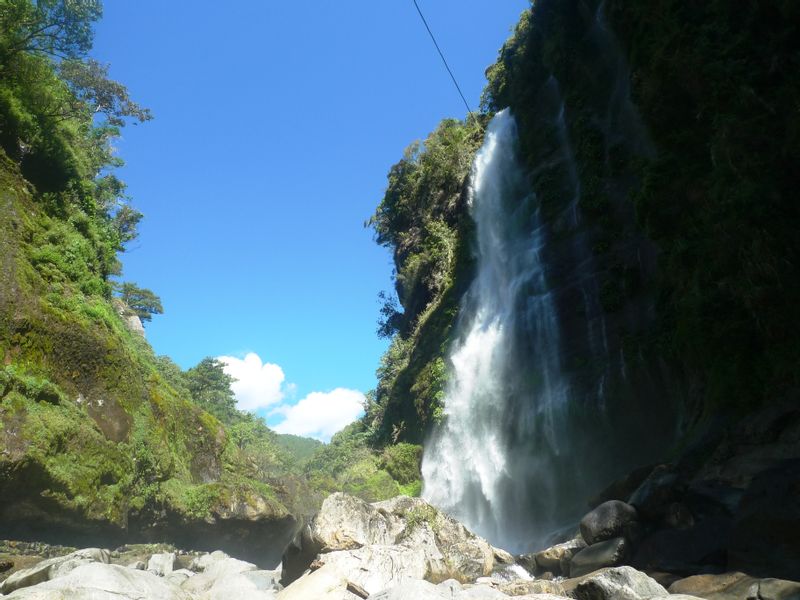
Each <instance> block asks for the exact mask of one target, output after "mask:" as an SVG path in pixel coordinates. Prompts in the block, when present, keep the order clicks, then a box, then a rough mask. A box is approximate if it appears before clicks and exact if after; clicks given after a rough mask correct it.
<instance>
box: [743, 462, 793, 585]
mask: <svg viewBox="0 0 800 600" xmlns="http://www.w3.org/2000/svg"><path fill="white" fill-rule="evenodd" d="M728 556H729V564H730V566H731V567H732V568H733V569H737V570H741V571H745V572H747V573H751V574H753V575H760V576H762V577H780V578H784V579H789V580H794V581H800V460H789V461H785V462H783V463H781V464H780V465H779V466H777V467H775V468H773V469H768V470H766V471H764V472H762V473H760V474H759V475H757V476H756V477H755V478H754V479H753V481H752V483H751V485H750V487H749V488H748V489H747V492H746V493H745V495H744V497H743V498H742V501H741V506H740V507H739V511H738V512H737V514H736V517H735V519H734V523H733V528H732V530H731V539H730V545H729V549H728Z"/></svg>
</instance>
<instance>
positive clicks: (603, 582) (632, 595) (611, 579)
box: [573, 567, 669, 600]
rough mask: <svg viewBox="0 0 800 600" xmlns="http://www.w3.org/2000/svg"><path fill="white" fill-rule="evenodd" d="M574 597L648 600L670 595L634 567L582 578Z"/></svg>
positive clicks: (592, 599)
mask: <svg viewBox="0 0 800 600" xmlns="http://www.w3.org/2000/svg"><path fill="white" fill-rule="evenodd" d="M573 595H574V597H575V598H576V599H577V600H646V599H649V598H661V597H664V596H669V593H668V592H667V590H665V589H664V588H663V587H662V586H661V585H659V584H658V583H657V582H656V581H655V580H654V579H652V578H650V577H648V576H647V575H646V574H644V573H642V572H641V571H637V570H636V569H634V568H633V567H615V568H611V569H603V570H602V571H599V572H597V573H592V574H591V575H588V576H587V577H584V578H582V580H581V581H580V582H579V583H578V584H577V585H576V586H575V589H574V591H573Z"/></svg>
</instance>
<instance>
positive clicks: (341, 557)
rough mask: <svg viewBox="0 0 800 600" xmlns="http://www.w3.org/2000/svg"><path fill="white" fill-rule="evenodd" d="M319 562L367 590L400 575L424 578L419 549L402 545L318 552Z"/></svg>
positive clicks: (423, 561)
mask: <svg viewBox="0 0 800 600" xmlns="http://www.w3.org/2000/svg"><path fill="white" fill-rule="evenodd" d="M319 563H321V564H323V565H325V566H328V567H332V568H333V569H334V570H335V571H336V572H337V573H340V574H341V575H342V576H343V577H344V578H345V579H347V580H348V581H351V582H353V583H355V584H357V585H358V586H360V587H362V588H363V589H364V590H366V591H367V592H368V593H370V594H374V593H376V592H380V591H381V590H384V589H386V588H388V587H391V586H392V585H395V584H397V583H399V582H400V581H401V580H402V579H408V578H412V579H424V578H425V576H426V575H427V574H428V561H427V560H426V556H425V554H424V553H423V552H419V551H417V550H415V549H414V548H411V547H405V546H377V545H376V546H365V547H363V548H359V549H358V550H339V551H337V552H330V553H328V554H322V555H320V558H319Z"/></svg>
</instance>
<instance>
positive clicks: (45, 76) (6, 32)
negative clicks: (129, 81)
mask: <svg viewBox="0 0 800 600" xmlns="http://www.w3.org/2000/svg"><path fill="white" fill-rule="evenodd" d="M101 13H102V7H101V4H100V2H99V1H97V0H38V1H36V2H34V1H32V0H4V1H3V2H2V3H1V4H0V73H2V77H0V147H2V148H3V150H5V152H6V153H7V154H8V156H9V157H10V158H11V159H12V160H14V161H15V162H16V163H17V164H18V165H19V167H20V169H21V171H22V173H23V175H24V176H25V178H26V179H27V180H28V181H30V182H31V183H33V184H34V185H35V186H36V188H37V190H38V191H39V192H40V194H39V195H38V197H37V201H38V202H40V203H41V205H42V206H43V207H44V209H45V210H46V212H47V213H48V214H49V215H50V216H53V217H55V218H57V219H58V220H60V221H67V222H70V223H71V224H72V225H73V226H74V229H75V231H76V232H77V233H78V234H80V235H82V236H84V237H85V238H86V242H87V243H88V245H87V246H86V247H87V248H88V249H89V250H91V253H92V254H93V255H92V256H91V257H89V258H88V259H87V260H86V270H89V271H91V277H92V278H94V277H97V278H99V279H100V280H101V282H100V283H99V284H98V283H97V282H94V281H88V282H87V284H86V286H85V287H86V290H88V291H87V292H86V293H97V292H102V293H105V294H107V293H108V289H107V286H105V285H104V282H105V281H106V280H107V278H108V277H109V276H110V275H114V274H118V272H119V261H118V260H117V258H116V255H117V253H118V252H120V251H122V250H123V249H124V245H125V244H126V243H127V242H129V241H130V240H132V239H133V238H134V237H135V236H136V224H137V223H138V221H139V219H140V218H141V214H140V213H138V212H137V211H136V210H134V209H133V208H131V207H130V205H129V204H128V199H127V198H126V197H125V194H124V191H125V186H124V184H123V183H122V182H120V181H119V179H117V178H116V177H115V176H114V175H113V174H112V173H110V172H109V170H110V169H112V168H114V167H116V166H119V165H120V164H122V163H121V161H120V160H119V159H118V158H116V157H115V156H114V154H113V146H112V142H113V140H114V138H115V137H117V136H118V135H119V130H120V127H122V126H123V125H124V124H125V123H126V121H129V120H131V119H133V120H136V121H140V122H141V121H146V120H149V119H150V118H151V115H150V113H149V112H148V111H147V110H146V109H144V108H142V107H140V106H139V105H137V104H136V103H135V102H133V101H132V100H131V99H130V97H129V95H128V92H127V90H126V89H125V87H124V86H122V85H121V84H119V83H117V82H115V81H112V80H110V79H109V78H108V72H107V67H105V66H103V65H101V64H100V63H98V62H97V61H95V60H93V59H89V58H87V53H88V52H89V50H90V49H91V44H92V38H93V32H92V25H93V23H94V22H95V21H96V20H97V19H98V18H99V17H100V15H101ZM51 254H52V253H51ZM45 258H46V259H47V260H48V261H50V262H55V261H52V260H50V259H52V258H53V256H52V255H50V256H47V257H45ZM56 266H59V265H56ZM72 275H74V274H72Z"/></svg>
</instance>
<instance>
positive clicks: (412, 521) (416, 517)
mask: <svg viewBox="0 0 800 600" xmlns="http://www.w3.org/2000/svg"><path fill="white" fill-rule="evenodd" d="M405 518H406V526H407V527H408V530H409V531H414V529H416V528H417V527H419V526H421V525H423V524H424V525H427V526H428V527H430V528H431V530H433V532H434V533H438V529H439V523H438V522H439V513H438V512H437V510H436V509H435V508H434V507H433V506H431V505H430V504H424V505H422V506H415V507H414V508H412V509H411V510H409V511H408V512H407V513H406V515H405Z"/></svg>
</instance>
